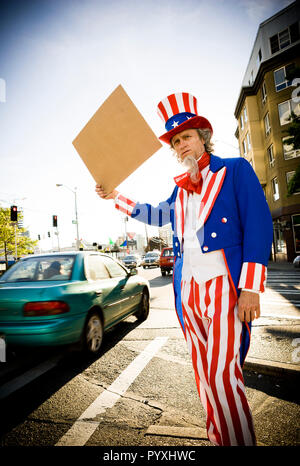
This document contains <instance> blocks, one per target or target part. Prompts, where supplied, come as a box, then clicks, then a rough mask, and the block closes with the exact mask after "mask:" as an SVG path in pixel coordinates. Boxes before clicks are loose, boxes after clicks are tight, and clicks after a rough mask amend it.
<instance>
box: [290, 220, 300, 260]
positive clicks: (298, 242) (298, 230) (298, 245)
mask: <svg viewBox="0 0 300 466" xmlns="http://www.w3.org/2000/svg"><path fill="white" fill-rule="evenodd" d="M292 225H293V233H294V244H295V252H300V215H292Z"/></svg>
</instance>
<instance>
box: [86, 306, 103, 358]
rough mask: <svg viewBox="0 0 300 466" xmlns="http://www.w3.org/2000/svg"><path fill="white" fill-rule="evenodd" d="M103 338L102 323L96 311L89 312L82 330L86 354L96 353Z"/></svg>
mask: <svg viewBox="0 0 300 466" xmlns="http://www.w3.org/2000/svg"><path fill="white" fill-rule="evenodd" d="M102 340H103V325H102V322H101V318H100V316H99V314H98V313H97V312H91V313H90V314H89V316H88V318H87V321H86V323H85V326H84V331H83V348H84V350H85V351H86V352H87V353H88V354H91V355H93V354H97V353H98V352H99V350H100V348H101V345H102Z"/></svg>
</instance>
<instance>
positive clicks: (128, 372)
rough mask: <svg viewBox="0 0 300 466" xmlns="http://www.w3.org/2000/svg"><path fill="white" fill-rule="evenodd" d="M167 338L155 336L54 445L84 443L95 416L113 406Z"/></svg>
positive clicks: (93, 428)
mask: <svg viewBox="0 0 300 466" xmlns="http://www.w3.org/2000/svg"><path fill="white" fill-rule="evenodd" d="M167 339H168V337H157V338H155V339H154V340H153V341H152V342H151V343H150V344H149V345H148V346H147V347H146V348H145V349H144V351H143V352H142V353H141V354H139V355H138V356H137V357H136V358H135V359H134V360H133V361H132V362H131V363H130V364H129V366H127V368H126V369H125V370H124V371H123V372H122V373H121V374H120V375H119V377H117V378H116V380H115V381H114V382H113V383H112V384H111V385H110V386H109V387H108V388H107V389H106V390H104V391H103V392H102V393H101V394H100V395H99V396H98V397H97V398H96V399H95V401H93V403H92V404H91V405H90V406H89V407H88V408H87V409H86V410H85V411H84V413H82V414H81V416H80V417H79V418H78V420H77V421H75V423H74V424H73V425H72V427H71V428H70V429H69V430H68V431H67V432H66V434H65V435H63V436H62V437H61V439H60V440H59V441H58V442H57V443H56V444H55V446H83V445H85V444H86V442H87V441H88V440H89V438H90V437H91V435H92V434H93V433H94V432H95V430H96V429H97V427H98V426H99V424H100V421H98V420H96V419H95V418H96V417H97V416H98V415H99V414H103V413H104V412H105V411H106V409H109V408H112V407H113V406H114V404H115V403H116V402H117V401H118V399H119V398H120V397H121V396H122V395H124V393H125V392H126V391H127V390H128V388H129V386H130V385H131V384H132V383H133V382H134V380H135V379H136V377H137V376H138V375H139V374H140V372H141V371H142V370H143V369H144V368H145V367H146V365H147V364H148V362H149V361H150V360H151V359H152V358H153V356H154V355H155V353H157V351H158V350H159V349H160V348H161V347H162V346H163V345H164V344H165V343H166V341H167Z"/></svg>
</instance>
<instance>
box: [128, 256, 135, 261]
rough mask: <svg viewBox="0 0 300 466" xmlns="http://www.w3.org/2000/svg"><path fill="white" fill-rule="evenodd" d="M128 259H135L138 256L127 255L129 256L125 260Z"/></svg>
mask: <svg viewBox="0 0 300 466" xmlns="http://www.w3.org/2000/svg"><path fill="white" fill-rule="evenodd" d="M126 259H130V260H135V259H136V258H135V257H134V256H127V257H125V260H126Z"/></svg>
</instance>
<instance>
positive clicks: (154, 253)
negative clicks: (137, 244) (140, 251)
mask: <svg viewBox="0 0 300 466" xmlns="http://www.w3.org/2000/svg"><path fill="white" fill-rule="evenodd" d="M158 255H159V253H158V252H147V254H146V257H157V256H158Z"/></svg>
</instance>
